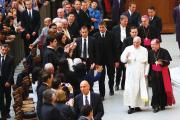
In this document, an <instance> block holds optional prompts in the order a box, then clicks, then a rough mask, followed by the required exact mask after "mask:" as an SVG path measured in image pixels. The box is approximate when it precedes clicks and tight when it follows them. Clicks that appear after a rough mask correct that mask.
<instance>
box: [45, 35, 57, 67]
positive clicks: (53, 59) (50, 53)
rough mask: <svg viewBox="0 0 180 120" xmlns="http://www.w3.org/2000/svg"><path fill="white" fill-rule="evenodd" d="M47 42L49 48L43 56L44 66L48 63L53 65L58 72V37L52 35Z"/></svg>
mask: <svg viewBox="0 0 180 120" xmlns="http://www.w3.org/2000/svg"><path fill="white" fill-rule="evenodd" d="M46 42H47V47H46V48H45V51H44V54H43V65H45V64H46V63H52V64H53V66H54V68H55V70H57V67H58V65H59V59H58V55H57V53H56V47H57V40H56V36H50V35H49V36H47V38H46Z"/></svg>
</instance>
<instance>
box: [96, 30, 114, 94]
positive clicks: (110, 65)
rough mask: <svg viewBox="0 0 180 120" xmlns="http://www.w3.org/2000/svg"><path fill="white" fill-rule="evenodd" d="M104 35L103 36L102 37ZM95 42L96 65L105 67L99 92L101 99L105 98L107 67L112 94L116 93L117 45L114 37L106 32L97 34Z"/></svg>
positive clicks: (100, 80)
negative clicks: (114, 87) (114, 88)
mask: <svg viewBox="0 0 180 120" xmlns="http://www.w3.org/2000/svg"><path fill="white" fill-rule="evenodd" d="M102 34H103V35H102ZM94 38H96V40H95V52H96V56H95V63H96V64H97V65H102V66H103V71H102V73H101V77H100V79H99V91H100V94H101V97H104V96H105V73H106V72H105V66H106V67H107V75H108V77H109V89H110V92H114V90H113V86H114V72H115V67H114V64H115V58H116V45H115V40H114V35H113V34H112V33H111V32H109V31H106V32H105V33H100V32H97V33H95V34H94Z"/></svg>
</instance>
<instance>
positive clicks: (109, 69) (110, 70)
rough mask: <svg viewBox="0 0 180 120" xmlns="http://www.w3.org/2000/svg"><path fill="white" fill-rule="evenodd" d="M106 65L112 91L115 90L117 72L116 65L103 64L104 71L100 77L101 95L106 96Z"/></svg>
mask: <svg viewBox="0 0 180 120" xmlns="http://www.w3.org/2000/svg"><path fill="white" fill-rule="evenodd" d="M105 66H106V68H107V75H108V78H109V81H108V84H109V90H110V91H114V90H113V86H114V73H115V68H114V65H113V64H112V65H103V71H102V73H101V77H100V79H99V92H100V95H101V97H104V96H105V76H106V69H105Z"/></svg>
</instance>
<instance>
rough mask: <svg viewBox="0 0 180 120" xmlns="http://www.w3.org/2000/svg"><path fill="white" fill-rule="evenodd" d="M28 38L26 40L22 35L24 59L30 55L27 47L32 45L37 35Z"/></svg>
mask: <svg viewBox="0 0 180 120" xmlns="http://www.w3.org/2000/svg"><path fill="white" fill-rule="evenodd" d="M31 34H32V33H31ZM30 37H31V38H30V39H29V40H27V39H26V35H25V34H23V40H24V53H25V57H27V56H28V55H29V54H30V51H31V50H30V49H29V45H30V44H32V43H33V42H34V41H35V40H36V38H37V37H38V33H36V35H35V36H32V35H30Z"/></svg>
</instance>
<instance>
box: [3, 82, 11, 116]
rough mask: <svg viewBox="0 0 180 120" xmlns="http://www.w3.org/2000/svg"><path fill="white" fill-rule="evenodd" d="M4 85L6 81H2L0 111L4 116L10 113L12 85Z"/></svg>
mask: <svg viewBox="0 0 180 120" xmlns="http://www.w3.org/2000/svg"><path fill="white" fill-rule="evenodd" d="M0 80H1V79H0ZM4 85H5V83H0V111H1V116H2V117H4V116H6V115H7V114H9V112H10V106H11V87H5V86H4Z"/></svg>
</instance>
